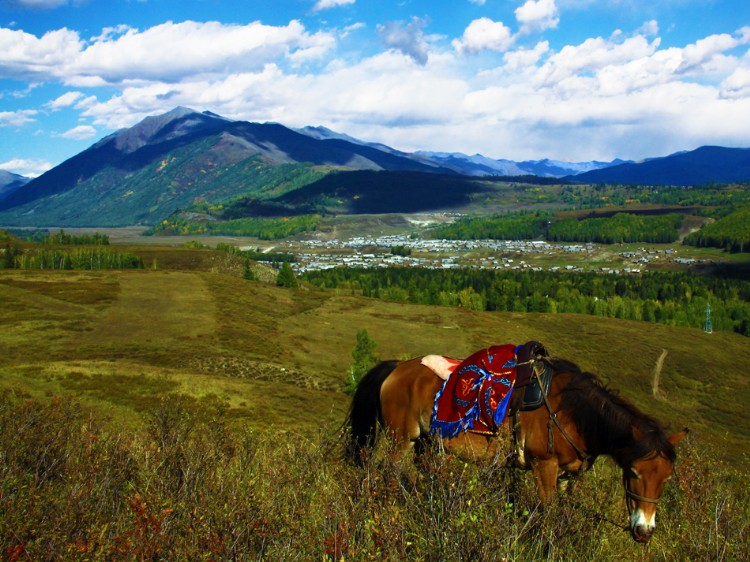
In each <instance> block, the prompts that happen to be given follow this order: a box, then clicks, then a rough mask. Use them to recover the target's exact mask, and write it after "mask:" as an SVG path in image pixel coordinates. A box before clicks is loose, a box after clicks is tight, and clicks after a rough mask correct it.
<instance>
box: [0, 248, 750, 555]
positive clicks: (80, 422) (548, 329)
mask: <svg viewBox="0 0 750 562" xmlns="http://www.w3.org/2000/svg"><path fill="white" fill-rule="evenodd" d="M129 251H134V252H138V253H140V255H141V257H142V258H143V260H144V263H146V264H147V267H148V264H152V268H151V269H144V270H136V271H106V272H76V271H64V272H49V271H47V272H43V271H18V270H0V295H2V307H0V322H1V323H2V326H3V330H2V331H0V349H2V350H3V353H2V354H0V458H2V463H0V552H2V557H3V558H4V559H8V560H24V559H65V560H91V559H108V560H131V559H152V560H167V559H191V560H193V559H237V560H247V559H252V560H283V559H291V558H294V557H296V558H300V559H305V560H321V559H322V560H339V559H342V558H343V559H346V560H407V559H414V560H435V559H455V560H458V559H472V560H476V559H493V558H497V557H498V556H500V557H506V558H508V559H549V560H592V559H597V560H642V559H643V558H644V557H646V558H648V559H650V560H674V559H684V560H687V559H690V560H695V559H712V560H734V559H745V558H746V557H747V555H748V554H750V553H748V547H747V545H748V544H749V542H748V540H747V533H748V526H747V520H748V513H747V506H748V505H750V503H749V502H748V497H747V492H748V490H747V487H746V485H745V483H744V480H743V479H742V478H741V477H740V475H742V474H744V473H745V472H746V471H747V469H748V468H749V467H750V455H748V451H749V447H748V443H749V442H750V439H749V438H750V421H748V418H747V416H745V415H744V409H745V405H746V404H747V402H748V398H750V389H749V388H748V382H747V378H746V374H745V370H746V369H745V368H744V366H747V365H748V364H750V349H749V348H748V346H747V339H746V338H743V337H741V336H739V335H735V334H731V333H714V334H710V335H709V334H705V333H704V332H702V331H700V330H691V329H678V328H669V327H665V326H660V325H651V324H644V323H641V322H627V321H618V320H610V319H603V318H594V317H588V316H578V315H545V314H514V313H486V312H485V313H479V312H472V311H467V310H464V309H459V308H448V307H427V306H417V305H400V304H395V303H387V302H382V301H377V300H370V299H363V298H359V297H351V296H346V295H337V294H335V293H333V292H320V291H316V290H311V289H306V288H302V289H298V290H284V289H279V288H276V287H274V286H272V285H269V284H264V283H260V282H255V281H245V280H243V279H242V278H241V277H240V271H241V264H239V263H235V262H234V261H232V260H233V257H232V256H229V255H227V254H222V253H217V252H213V251H209V250H190V249H188V248H180V249H167V248H159V247H149V248H136V247H132V248H129ZM154 266H155V268H154ZM362 328H366V329H367V330H368V332H369V334H370V335H371V336H372V337H373V339H375V340H376V341H377V342H378V348H377V350H376V351H377V352H378V353H379V354H380V356H381V357H383V358H390V357H397V358H398V357H411V356H416V355H421V354H426V353H443V354H446V355H452V356H456V357H460V356H465V355H467V354H469V353H471V352H472V351H475V350H476V349H479V348H481V347H484V346H487V345H490V344H496V343H504V342H522V341H526V340H529V339H538V340H541V341H543V342H544V343H545V344H546V346H547V348H548V349H549V350H550V351H551V352H552V353H554V354H556V355H560V356H563V357H567V358H570V359H572V360H574V361H576V362H578V363H579V364H580V365H581V366H582V367H583V368H585V369H589V370H593V371H595V372H598V373H600V374H601V375H602V376H603V377H604V378H605V379H606V380H608V381H609V382H610V384H611V385H612V386H613V387H615V388H619V389H620V390H621V391H622V394H624V395H625V396H627V397H628V398H631V399H633V400H634V401H635V402H636V403H637V404H639V405H640V406H641V407H642V408H643V409H644V410H645V411H647V412H650V413H653V414H655V415H656V416H657V417H659V418H660V419H662V420H663V421H665V422H668V423H669V424H670V425H671V426H672V427H673V428H675V429H677V428H681V427H683V426H686V425H687V426H689V427H690V428H692V430H693V431H692V433H691V435H690V437H689V438H688V440H687V443H686V444H684V445H681V448H680V451H679V458H678V465H677V475H676V477H675V478H674V479H673V482H671V483H670V485H669V486H668V488H667V490H666V493H665V496H664V498H663V500H662V502H661V505H660V507H659V517H658V521H659V527H658V528H657V533H656V535H655V537H654V538H653V539H652V541H651V543H650V544H649V545H648V547H646V548H644V547H643V546H641V545H637V544H635V543H634V542H633V541H632V540H631V539H630V537H629V535H628V534H627V533H624V532H623V531H622V525H624V524H625V523H626V519H627V518H626V516H625V513H624V509H623V502H622V489H621V484H620V479H619V478H620V476H619V474H618V472H617V470H616V468H615V467H614V466H613V464H612V463H611V462H609V461H607V460H606V459H603V460H601V461H599V462H597V464H596V466H595V468H594V469H593V470H592V471H591V473H589V474H588V475H587V477H586V478H585V479H584V480H583V482H582V483H581V484H580V486H579V488H578V489H577V490H576V493H575V494H573V495H571V496H566V497H563V498H562V499H561V500H560V501H559V502H558V503H556V504H554V505H553V506H552V507H551V508H550V509H549V510H547V511H541V510H539V509H537V508H536V507H535V499H534V491H533V483H532V480H531V478H530V477H529V476H528V475H525V477H522V478H518V477H517V476H518V475H517V474H516V473H515V472H514V471H508V470H504V469H501V468H498V466H496V465H473V464H465V463H464V462H463V461H461V460H460V459H456V458H452V457H446V456H444V455H434V456H433V455H428V457H427V460H426V464H425V468H424V474H425V478H423V479H422V480H420V481H419V482H417V483H416V484H415V485H413V486H409V485H404V483H403V482H402V481H401V480H400V475H399V472H398V471H397V470H396V469H395V467H393V466H390V465H388V464H387V463H385V464H372V465H369V466H368V467H367V469H366V470H364V471H362V470H358V469H355V468H354V467H352V466H350V465H349V464H346V463H342V462H340V460H339V459H340V457H339V454H338V453H337V450H338V449H337V447H338V444H337V442H336V435H337V430H338V428H339V427H340V425H341V423H342V421H343V419H344V416H345V411H346V408H347V405H348V398H347V397H346V396H345V395H344V394H343V392H342V390H341V388H342V385H343V382H344V374H345V372H346V368H347V365H348V364H349V362H350V360H351V358H350V353H351V350H352V348H353V346H354V343H355V338H356V333H357V331H358V330H360V329H362ZM665 350H666V351H667V355H666V358H665V360H664V364H663V369H662V370H661V373H660V377H659V381H660V382H659V387H658V389H657V392H654V387H653V382H654V379H653V372H654V367H655V365H656V364H657V361H658V360H659V358H660V356H662V354H663V352H664V351H665ZM480 521H492V522H493V524H492V526H486V525H481V524H479V522H480ZM562 522H564V524H561V523H562Z"/></svg>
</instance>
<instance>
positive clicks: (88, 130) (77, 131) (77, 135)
mask: <svg viewBox="0 0 750 562" xmlns="http://www.w3.org/2000/svg"><path fill="white" fill-rule="evenodd" d="M58 136H59V137H60V138H63V139H71V140H85V139H90V138H92V137H94V136H96V129H94V127H92V126H91V125H78V126H77V127H73V128H72V129H70V130H68V131H65V132H64V133H60V135H58Z"/></svg>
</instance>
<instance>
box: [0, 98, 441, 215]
mask: <svg viewBox="0 0 750 562" xmlns="http://www.w3.org/2000/svg"><path fill="white" fill-rule="evenodd" d="M314 167H319V168H320V167H322V168H324V169H323V170H322V171H321V173H323V174H324V173H326V169H328V171H330V169H345V170H389V171H415V172H440V173H446V174H453V173H454V172H453V171H452V170H449V169H447V168H441V167H440V166H437V165H435V164H434V163H422V162H419V161H418V160H415V159H412V158H408V157H406V156H404V155H402V153H398V151H392V150H391V151H387V150H382V149H379V148H376V147H373V146H368V145H366V144H361V143H356V142H351V141H349V140H346V139H344V138H322V139H321V138H314V137H312V136H310V135H306V134H302V133H299V132H297V131H294V130H292V129H289V128H287V127H284V126H283V125H279V124H276V123H262V124H261V123H249V122H245V121H231V120H228V119H225V118H223V117H220V116H218V115H215V114H213V113H210V112H204V113H198V112H196V111H193V110H190V109H187V108H183V107H178V108H176V109H174V110H172V111H170V112H168V113H166V114H164V115H159V116H155V117H147V118H146V119H144V120H143V121H141V122H140V123H138V124H137V125H135V126H133V127H131V128H128V129H123V130H120V131H117V132H115V133H113V134H112V135H109V136H107V137H105V138H103V139H102V140H100V141H99V142H97V143H95V144H94V145H92V146H91V147H90V148H88V149H86V150H84V151H83V152H81V153H80V154H78V155H76V156H74V157H72V158H70V159H69V160H66V161H65V162H63V163H62V164H60V165H59V166H57V167H55V168H53V169H52V170H49V171H48V172H46V173H45V174H43V175H41V176H39V177H38V178H35V179H33V180H31V181H30V182H29V183H28V184H27V185H26V186H24V187H23V189H17V190H15V191H13V192H11V193H9V194H8V195H7V196H6V197H5V198H4V199H3V200H1V201H0V223H3V224H9V225H16V224H23V225H56V226H100V225H101V226H121V225H127V224H154V223H155V222H158V221H159V220H161V219H162V218H164V217H165V216H167V215H168V214H170V213H172V212H173V211H174V210H175V209H178V208H186V207H188V206H190V205H191V204H193V203H194V202H196V201H206V202H207V203H210V204H211V203H218V202H220V201H223V200H226V199H228V198H233V197H238V196H240V195H243V194H244V195H248V194H250V193H254V192H258V194H259V195H261V196H262V195H263V193H262V192H263V190H271V191H273V190H278V189H279V188H280V186H283V185H284V184H285V182H286V177H285V174H288V173H291V174H293V175H295V177H296V178H297V180H298V181H301V182H304V179H300V178H304V177H306V176H305V174H304V173H303V171H301V169H304V170H310V169H312V168H314ZM319 171H320V170H319ZM308 176H309V178H310V179H318V176H319V174H318V175H316V174H308Z"/></svg>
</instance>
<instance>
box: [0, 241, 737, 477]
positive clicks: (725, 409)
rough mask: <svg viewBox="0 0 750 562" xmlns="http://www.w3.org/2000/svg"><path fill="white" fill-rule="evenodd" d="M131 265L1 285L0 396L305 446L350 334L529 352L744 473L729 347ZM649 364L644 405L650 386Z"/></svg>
mask: <svg viewBox="0 0 750 562" xmlns="http://www.w3.org/2000/svg"><path fill="white" fill-rule="evenodd" d="M143 252H144V255H143V257H144V262H145V263H146V265H147V267H148V266H149V264H155V265H156V267H157V269H156V270H153V269H146V270H141V271H113V272H86V273H84V272H31V271H2V272H0V288H1V289H2V294H3V301H4V302H3V307H2V309H0V322H2V325H3V326H4V328H5V329H4V330H3V331H2V332H1V333H0V346H1V347H2V348H3V349H5V350H6V351H5V353H3V354H2V358H0V385H2V386H4V387H16V388H21V389H23V390H25V391H27V392H30V393H31V394H32V395H36V396H44V395H47V394H49V393H53V394H58V393H61V394H66V393H72V394H75V395H77V396H79V397H80V398H81V399H82V400H83V401H84V402H85V403H87V404H90V405H92V406H94V407H96V408H97V409H100V410H103V411H105V412H106V413H108V414H110V415H112V416H114V417H115V418H116V419H118V420H121V421H124V422H127V423H136V424H137V423H138V420H139V416H138V415H136V414H137V412H139V411H142V410H143V409H144V408H147V407H148V406H149V405H152V404H153V402H154V401H155V400H157V399H158V398H159V397H160V396H161V395H163V394H164V393H167V392H177V393H183V394H188V395H191V396H194V397H196V398H204V397H206V396H211V395H215V396H218V397H219V398H220V399H221V400H222V401H223V402H224V403H225V404H226V406H227V407H228V408H230V410H231V412H232V415H233V416H234V417H235V418H236V419H238V420H241V421H242V422H243V423H244V422H247V423H249V424H250V425H252V426H255V427H258V428H261V427H262V426H277V427H285V426H288V424H289V421H290V420H289V417H288V416H290V415H292V416H293V423H294V427H295V428H297V429H299V430H302V431H313V430H314V429H316V428H318V427H320V425H321V424H325V423H331V422H336V421H341V420H342V419H343V416H344V411H345V409H346V406H347V399H346V398H345V396H344V395H343V394H342V393H341V391H340V388H341V385H342V382H343V378H344V374H345V372H346V368H347V366H348V364H349V362H350V361H351V357H350V353H351V350H352V348H353V346H354V342H355V338H356V332H357V331H358V330H360V329H362V328H366V329H367V330H368V332H369V333H370V335H371V336H372V337H373V338H374V339H375V340H376V341H377V342H378V348H377V353H378V354H379V355H380V356H381V357H383V358H392V357H395V358H406V357H412V356H416V355H421V354H428V353H442V354H445V355H451V356H454V357H461V356H465V355H468V354H469V353H471V352H472V351H475V350H476V349H479V348H481V347H484V346H488V345H491V344H496V343H504V342H523V341H526V340H529V339H537V340H540V341H542V342H544V343H545V344H546V345H547V347H548V349H550V350H551V352H552V353H553V354H556V355H559V356H562V357H566V358H569V359H572V360H574V361H576V362H577V363H579V364H580V365H581V366H582V367H583V368H585V369H589V370H592V371H594V372H596V373H599V374H600V375H601V376H603V377H604V378H605V379H606V380H608V381H609V382H610V383H611V385H612V386H613V387H614V388H617V389H620V390H621V392H622V393H623V394H624V395H626V396H627V397H629V398H632V399H633V400H635V401H636V402H637V403H638V404H640V405H641V406H642V407H643V408H644V409H645V410H646V411H648V412H652V413H654V414H656V415H657V416H658V417H660V418H662V419H663V420H664V421H667V422H669V423H671V424H672V425H673V426H674V427H682V426H690V427H691V428H693V429H694V430H696V435H697V437H696V438H697V439H700V440H705V442H706V445H707V446H718V447H719V448H721V449H722V450H723V451H725V452H726V453H727V457H728V458H730V459H731V460H732V461H734V462H737V463H740V464H742V465H743V466H745V467H747V466H750V458H748V456H747V452H748V445H747V443H748V442H750V441H749V438H750V421H748V419H747V417H746V416H744V415H743V411H744V410H743V408H744V405H745V404H746V403H747V402H748V399H750V388H749V387H748V381H747V378H746V376H745V373H744V369H742V368H738V366H741V365H749V364H750V348H749V347H748V345H747V339H746V338H743V337H741V336H738V335H734V334H730V333H718V332H715V333H713V334H706V333H704V332H703V331H701V330H696V329H679V328H670V327H667V326H660V325H651V324H644V323H641V322H629V321H617V320H612V319H605V318H594V317H588V316H582V315H581V316H579V315H567V314H559V315H546V314H517V313H477V312H472V311H468V310H464V309H460V308H458V309H457V308H448V307H428V306H418V305H401V304H396V303H387V302H381V301H376V300H370V299H363V298H357V297H349V296H343V295H335V294H333V293H330V292H328V293H326V292H319V291H315V290H306V289H303V290H298V291H288V290H283V289H279V288H276V287H273V286H270V285H266V284H262V283H258V282H252V281H244V280H242V279H241V278H239V277H238V276H237V275H236V274H237V273H238V266H237V265H236V264H234V265H233V266H230V264H229V263H228V262H227V260H230V259H231V258H230V257H229V256H222V255H221V254H217V253H214V252H209V251H194V252H191V251H189V250H179V251H177V254H178V255H179V256H180V259H179V260H175V261H174V262H173V264H172V265H173V266H174V267H180V265H179V264H190V263H192V264H193V266H192V267H196V266H198V267H202V268H205V269H210V270H213V271H214V272H211V271H197V270H195V269H193V270H186V271H178V270H160V269H158V268H159V267H167V266H168V265H170V262H168V260H167V259H166V258H164V257H163V256H160V254H159V250H158V249H153V248H151V249H148V250H143ZM168 254H169V252H164V255H168ZM157 256H160V257H157ZM159 264H161V266H160V265H159ZM186 267H191V266H190V265H187V266H186ZM220 271H231V272H232V273H233V275H228V274H221V273H219V272H220ZM662 350H666V351H667V357H666V360H665V362H664V366H663V369H662V371H661V375H660V389H659V391H660V392H659V393H658V398H655V397H654V396H653V392H652V373H653V370H654V366H655V364H656V361H657V359H658V358H659V356H660V355H661V353H662ZM730 446H731V448H730Z"/></svg>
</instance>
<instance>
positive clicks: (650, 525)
mask: <svg viewBox="0 0 750 562" xmlns="http://www.w3.org/2000/svg"><path fill="white" fill-rule="evenodd" d="M630 528H631V529H641V530H642V531H645V533H641V534H646V535H650V534H651V533H652V532H653V531H654V529H655V528H656V510H654V511H653V513H651V514H650V515H646V514H645V513H644V512H643V510H642V509H641V508H640V507H638V508H636V509H634V510H633V513H632V514H631V515H630Z"/></svg>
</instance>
